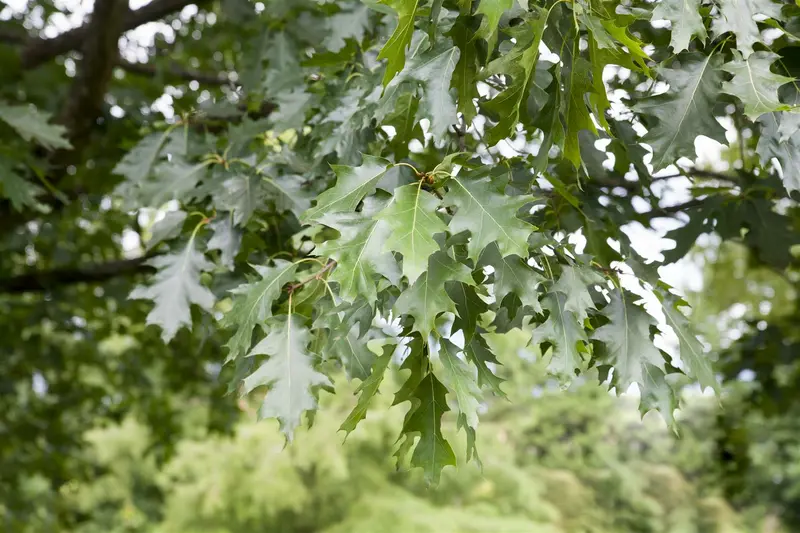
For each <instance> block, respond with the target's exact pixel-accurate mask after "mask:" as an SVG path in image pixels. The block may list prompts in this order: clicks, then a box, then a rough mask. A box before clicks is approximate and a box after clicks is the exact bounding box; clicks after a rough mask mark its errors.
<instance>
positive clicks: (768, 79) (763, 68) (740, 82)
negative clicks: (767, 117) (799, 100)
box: [722, 50, 793, 120]
mask: <svg viewBox="0 0 800 533" xmlns="http://www.w3.org/2000/svg"><path fill="white" fill-rule="evenodd" d="M733 57H734V60H733V61H730V62H728V63H725V64H724V65H723V66H722V68H723V69H724V70H727V71H728V72H730V73H731V74H733V79H732V80H731V81H726V82H725V83H723V84H722V91H723V92H726V93H728V94H732V95H733V96H735V97H737V98H738V99H739V100H741V101H742V103H743V104H744V114H745V115H747V118H749V119H750V120H756V119H758V117H760V116H761V115H763V114H764V113H772V112H774V111H782V110H786V109H789V106H788V105H786V104H783V103H781V101H780V100H779V99H778V89H779V88H780V86H781V85H784V84H786V83H791V82H792V81H793V79H792V78H789V77H786V76H781V75H779V74H775V73H773V72H772V71H771V70H770V66H771V65H772V64H773V63H774V62H775V61H776V60H777V59H779V57H780V56H778V55H777V54H773V53H772V52H755V53H753V54H750V56H749V57H748V58H747V59H746V60H745V59H742V55H741V54H739V53H738V52H736V51H735V50H734V52H733Z"/></svg>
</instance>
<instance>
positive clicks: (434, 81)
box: [384, 46, 460, 137]
mask: <svg viewBox="0 0 800 533" xmlns="http://www.w3.org/2000/svg"><path fill="white" fill-rule="evenodd" d="M459 56H460V52H459V49H458V48H457V47H455V46H453V47H449V48H446V49H443V50H440V49H434V50H431V51H429V52H425V53H421V54H418V55H416V56H414V58H413V59H412V60H411V61H410V62H409V64H408V65H407V66H406V68H405V69H403V71H402V72H401V73H400V74H399V75H398V76H397V77H396V78H395V79H394V80H392V82H391V83H390V84H389V85H388V86H387V87H386V97H385V98H384V101H385V102H392V101H393V100H394V98H393V97H394V95H395V94H396V93H397V86H399V85H401V84H404V83H406V82H413V83H416V84H417V85H420V86H421V87H422V88H423V93H422V95H423V96H422V99H421V101H420V108H421V109H422V110H423V111H424V113H425V117H426V118H428V119H429V120H430V124H431V128H430V131H431V133H432V134H433V135H435V136H437V137H439V136H441V135H444V134H445V133H446V132H447V128H448V127H450V126H451V125H452V124H455V122H456V120H457V116H456V103H455V101H454V100H453V97H452V95H451V94H450V83H451V80H452V77H453V72H454V70H455V68H456V65H457V64H458V60H459ZM384 105H388V103H385V104H384Z"/></svg>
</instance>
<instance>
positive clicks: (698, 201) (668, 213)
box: [642, 198, 706, 219]
mask: <svg viewBox="0 0 800 533" xmlns="http://www.w3.org/2000/svg"><path fill="white" fill-rule="evenodd" d="M705 201H706V199H705V198H694V199H692V200H689V201H688V202H684V203H682V204H677V205H668V206H666V207H659V208H658V209H653V210H652V211H648V212H647V213H643V214H642V216H644V217H646V218H648V219H651V218H669V217H672V216H674V215H676V214H678V213H682V212H684V211H686V210H687V209H692V208H695V207H699V206H701V205H703V203H704V202H705Z"/></svg>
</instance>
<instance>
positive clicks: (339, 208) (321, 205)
mask: <svg viewBox="0 0 800 533" xmlns="http://www.w3.org/2000/svg"><path fill="white" fill-rule="evenodd" d="M389 164H390V163H389V161H387V160H385V159H382V158H380V157H374V156H371V155H366V154H365V155H364V160H363V163H362V164H361V166H358V167H348V166H343V165H333V166H332V168H333V171H334V173H335V174H336V185H334V186H333V187H331V188H330V189H328V190H326V191H325V192H323V193H322V194H320V195H319V196H318V197H317V203H316V204H315V205H314V207H311V208H310V209H308V210H307V211H306V212H305V213H303V214H302V215H301V217H300V221H301V222H303V223H309V222H313V221H316V220H318V219H319V218H320V217H321V216H322V215H324V214H326V213H338V212H348V211H355V210H356V207H358V204H359V203H361V200H362V199H363V198H364V196H366V195H368V194H370V193H371V192H373V191H374V190H375V185H376V184H377V183H378V181H379V180H380V179H381V177H382V176H383V174H384V173H385V172H386V170H387V167H388V166H389Z"/></svg>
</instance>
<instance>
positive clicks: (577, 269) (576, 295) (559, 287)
mask: <svg viewBox="0 0 800 533" xmlns="http://www.w3.org/2000/svg"><path fill="white" fill-rule="evenodd" d="M604 283H605V280H604V279H603V278H602V277H601V276H600V275H599V274H597V272H595V271H594V270H591V269H588V268H586V267H583V266H580V265H574V266H565V267H563V268H562V270H561V276H560V277H559V278H558V281H557V282H556V284H555V285H554V286H553V289H552V291H553V292H560V293H562V294H564V296H565V297H566V299H565V300H564V308H565V309H566V310H567V311H570V312H572V313H574V314H575V316H576V317H577V318H578V320H579V321H580V322H583V321H584V320H586V318H587V317H588V316H589V313H588V311H587V309H594V308H595V306H594V302H593V301H592V295H591V294H590V293H589V288H590V287H591V286H592V285H602V284H604Z"/></svg>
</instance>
